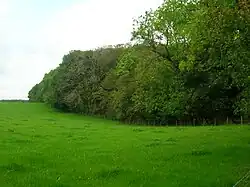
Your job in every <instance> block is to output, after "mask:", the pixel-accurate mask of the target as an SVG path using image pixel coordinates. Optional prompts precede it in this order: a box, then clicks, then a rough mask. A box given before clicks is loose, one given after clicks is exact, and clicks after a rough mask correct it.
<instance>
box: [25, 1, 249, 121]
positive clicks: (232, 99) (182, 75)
mask: <svg viewBox="0 0 250 187" xmlns="http://www.w3.org/2000/svg"><path fill="white" fill-rule="evenodd" d="M249 15H250V2H249V1H248V0H238V1H235V0H224V1H216V0H165V1H164V3H163V4H162V5H161V6H160V7H159V8H158V9H157V10H155V11H153V10H150V11H147V12H146V13H145V15H143V16H141V17H139V18H138V19H137V20H135V24H134V30H133V32H132V33H133V38H132V39H133V41H135V42H136V44H135V45H118V46H113V47H112V46H110V47H106V48H100V49H96V50H90V51H72V52H70V53H69V54H68V55H65V56H64V58H63V62H62V63H61V64H60V66H59V67H58V68H56V69H55V70H52V71H51V72H49V73H48V74H46V75H45V77H44V79H43V80H42V82H40V83H39V84H37V85H35V86H34V87H33V88H32V90H31V91H30V92H29V98H30V100H31V101H41V102H46V103H49V104H51V105H52V106H54V107H56V108H58V109H62V110H64V111H70V112H77V113H84V114H89V115H100V116H105V117H108V118H112V119H118V120H123V121H137V120H141V121H149V122H150V121H154V122H157V123H166V122H167V121H168V122H169V123H171V122H173V121H176V120H181V121H192V122H195V120H198V121H203V122H208V123H209V122H211V121H214V119H215V118H216V119H217V120H220V119H221V120H224V119H227V118H229V119H232V118H234V117H237V116H244V117H248V116H249V115H250V94H249V91H250V77H249V75H250V72H249V71H250V50H249V49H250V34H249V31H250V16H249Z"/></svg>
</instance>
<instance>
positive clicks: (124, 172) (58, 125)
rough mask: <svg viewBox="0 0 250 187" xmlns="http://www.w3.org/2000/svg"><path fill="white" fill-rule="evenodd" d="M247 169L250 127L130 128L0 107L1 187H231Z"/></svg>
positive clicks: (32, 108)
mask: <svg viewBox="0 0 250 187" xmlns="http://www.w3.org/2000/svg"><path fill="white" fill-rule="evenodd" d="M249 170H250V126H218V127H185V128H183V127H178V128H176V127H158V128H157V127H142V126H141V127H139V126H128V125H121V124H119V123H117V122H113V121H107V120H103V119H98V118H91V117H84V116H77V115H73V114H62V113H57V112H54V111H53V110H52V109H49V108H47V107H46V106H45V105H43V104H31V103H0V186H1V187H85V186H86V187H87V186H95V187H107V186H109V187H129V186H131V187H152V186H153V187H179V186H180V187H182V186H183V187H227V186H228V187H232V186H233V185H234V184H235V183H236V181H237V180H239V179H240V178H241V177H242V176H243V175H244V174H245V173H247V172H248V171H249ZM239 186H241V187H242V186H250V185H249V184H246V182H242V183H241V184H240V185H239Z"/></svg>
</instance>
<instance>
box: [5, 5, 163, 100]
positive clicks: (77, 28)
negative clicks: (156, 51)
mask: <svg viewBox="0 0 250 187" xmlns="http://www.w3.org/2000/svg"><path fill="white" fill-rule="evenodd" d="M162 1H163V0H126V1H124V0H106V1H103V0H87V1H86V0H85V1H82V2H77V3H75V4H72V5H71V6H69V7H67V8H65V9H63V10H57V11H55V12H54V15H51V16H50V19H49V20H46V21H44V20H43V22H41V23H40V22H39V23H36V20H35V18H36V15H35V12H36V10H34V11H33V14H34V15H32V16H31V17H29V18H27V17H24V18H20V17H19V16H18V15H22V14H21V12H24V11H25V10H24V8H23V9H20V10H19V13H18V14H16V17H15V16H14V17H13V14H11V11H14V10H13V9H11V8H12V7H11V6H10V4H8V2H9V1H8V0H0V12H2V13H1V14H0V16H1V18H0V21H1V20H4V22H2V23H4V27H2V26H1V28H4V29H1V30H0V37H1V36H2V37H1V38H0V99H1V98H5V99H6V98H26V97H27V93H28V91H29V90H30V88H31V87H32V86H33V85H34V84H36V83H38V82H39V81H40V80H41V79H42V77H43V75H44V74H45V73H46V72H48V71H49V70H51V69H52V68H55V67H56V66H57V65H58V64H59V63H60V62H61V59H62V57H63V55H64V54H66V53H68V51H70V50H74V49H81V50H86V49H90V48H95V47H98V46H103V45H108V44H119V43H125V42H127V41H128V40H129V39H130V33H131V31H132V19H133V18H134V17H137V16H139V15H141V14H143V13H144V12H145V11H146V10H148V9H150V8H156V7H157V6H159V5H160V4H161V3H162ZM12 3H13V2H12ZM15 11H16V10H15ZM11 15H12V16H11ZM40 21H41V20H40ZM34 23H36V24H35V26H34ZM32 25H33V26H32Z"/></svg>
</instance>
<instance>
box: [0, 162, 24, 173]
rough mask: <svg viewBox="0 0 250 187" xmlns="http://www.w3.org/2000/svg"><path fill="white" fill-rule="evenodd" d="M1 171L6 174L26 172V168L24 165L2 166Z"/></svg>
mask: <svg viewBox="0 0 250 187" xmlns="http://www.w3.org/2000/svg"><path fill="white" fill-rule="evenodd" d="M0 170H2V171H6V172H25V171H26V168H25V167H24V166H23V165H22V164H17V163H11V164H7V165H2V166H0Z"/></svg>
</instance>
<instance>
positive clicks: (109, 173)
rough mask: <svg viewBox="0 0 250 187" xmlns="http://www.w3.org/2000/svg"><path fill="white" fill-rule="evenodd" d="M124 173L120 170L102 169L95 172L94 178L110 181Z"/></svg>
mask: <svg viewBox="0 0 250 187" xmlns="http://www.w3.org/2000/svg"><path fill="white" fill-rule="evenodd" d="M126 172H127V171H126V170H124V169H122V168H110V169H103V170H101V171H99V172H96V173H95V174H94V176H95V178H97V179H111V178H115V177H117V176H118V175H121V174H123V173H126Z"/></svg>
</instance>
